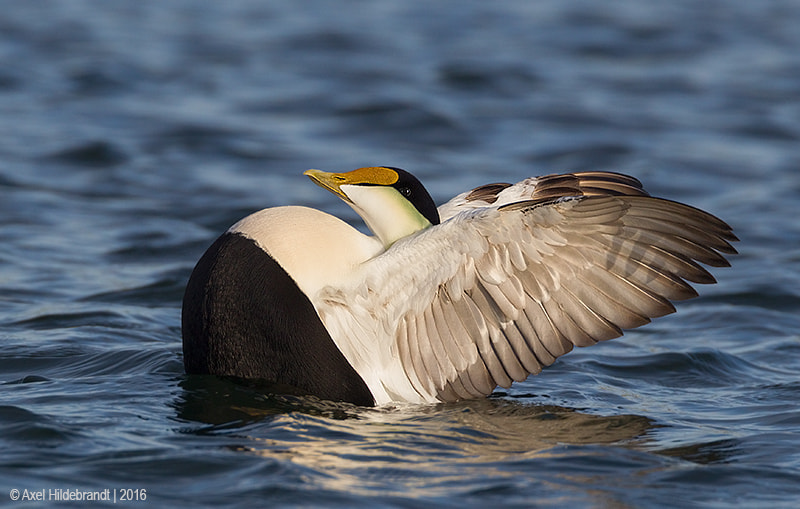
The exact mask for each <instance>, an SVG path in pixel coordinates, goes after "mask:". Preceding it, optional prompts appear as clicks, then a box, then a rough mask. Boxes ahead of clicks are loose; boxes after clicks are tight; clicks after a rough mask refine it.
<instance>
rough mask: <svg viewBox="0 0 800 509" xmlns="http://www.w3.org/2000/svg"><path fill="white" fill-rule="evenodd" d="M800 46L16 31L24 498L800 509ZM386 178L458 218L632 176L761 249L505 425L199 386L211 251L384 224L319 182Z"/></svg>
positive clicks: (647, 10) (3, 181)
mask: <svg viewBox="0 0 800 509" xmlns="http://www.w3.org/2000/svg"><path fill="white" fill-rule="evenodd" d="M799 24H800V6H798V5H797V4H796V3H795V2H791V1H788V0H785V1H781V0H775V1H768V2H758V3H752V2H744V1H732V2H711V1H709V2H690V1H683V0H678V1H675V2H670V3H668V4H659V5H654V4H653V5H651V4H642V3H639V2H632V1H627V0H620V1H614V2H610V3H603V4H598V3H593V2H588V1H571V2H556V1H544V2H525V1H519V2H503V3H486V2H438V3H435V4H433V5H430V4H429V3H427V2H414V1H410V2H402V3H396V2H384V1H377V2H370V3H363V2H339V3H336V4H332V3H325V2H311V3H294V4H291V5H289V4H287V5H284V6H280V5H278V6H275V5H271V4H270V3H267V2H258V1H247V0H242V1H229V2H210V1H199V2H198V1H193V2H189V1H177V2H169V3H164V2H157V1H149V0H148V1H139V2H126V3H120V2H113V3H110V2H102V1H82V2H55V1H53V2H15V3H13V4H10V5H8V6H6V8H5V9H3V11H2V14H0V34H2V35H0V63H1V64H2V65H0V339H1V341H0V384H2V390H0V443H1V444H2V446H1V447H2V451H3V454H2V458H1V459H0V500H2V501H3V503H4V504H8V503H11V500H10V492H11V490H12V489H19V490H24V489H29V490H38V489H42V488H48V489H49V488H69V489H81V490H92V489H97V490H99V489H105V488H112V489H114V488H118V489H121V488H132V489H145V490H146V493H147V500H146V501H144V502H138V504H141V505H144V504H148V505H152V506H164V505H170V506H173V507H182V506H186V507H189V506H202V505H212V504H213V505H221V506H228V507H250V506H253V505H266V504H268V505H275V506H284V505H285V506H316V505H322V506H342V507H359V506H363V507H380V506H386V507H389V506H403V507H418V506H426V507H427V506H430V505H432V504H436V506H442V507H459V508H461V507H464V506H478V507H487V506H489V505H492V504H494V505H498V506H502V507H506V506H509V507H510V506H519V507H530V506H532V505H541V506H559V507H586V506H600V507H672V506H703V507H731V506H745V507H769V508H772V507H796V504H797V500H798V499H799V498H800V488H798V486H800V452H798V451H800V435H798V433H797V431H798V427H799V426H800V411H799V410H798V405H797V401H798V397H799V396H800V374H798V373H800V333H799V332H798V331H800V318H798V317H800V312H799V311H800V292H799V291H798V288H800V249H798V246H800V223H799V222H798V220H797V215H798V212H800V208H798V203H800V170H799V169H798V166H800V53H798V52H797V48H798V47H800V31H798V30H797V26H798V25H799ZM376 164H385V165H392V166H399V167H402V168H405V169H407V170H409V171H412V172H413V173H415V174H416V175H417V176H419V177H420V178H421V179H422V180H423V181H424V182H425V184H426V186H427V187H428V189H429V190H430V191H431V193H432V194H433V195H434V198H435V199H436V200H437V201H438V202H440V203H441V202H443V201H445V200H446V199H449V198H450V197H451V196H453V195H455V194H456V193H458V192H461V191H463V190H466V189H469V188H471V187H474V186H476V185H479V184H484V183H488V182H494V181H510V182H515V181H518V180H520V179H522V178H525V177H527V176H531V175H538V174H546V173H551V172H556V171H566V170H584V169H600V170H614V171H622V172H625V173H630V174H633V175H635V176H637V177H638V178H639V179H641V180H642V181H643V182H644V183H645V185H646V187H647V189H648V190H649V191H650V192H651V193H652V194H656V195H659V196H663V197H666V198H670V199H674V200H679V201H684V202H687V203H691V204H692V205H695V206H698V207H701V208H704V209H706V210H709V211H710V212H712V213H714V214H716V215H718V216H720V217H722V218H723V219H725V220H726V221H728V222H729V223H730V224H732V225H733V226H734V228H735V231H736V233H737V234H738V235H739V237H740V238H741V240H742V241H741V242H740V243H739V244H738V245H737V247H738V248H739V250H740V252H741V254H740V255H738V256H736V257H735V258H734V259H733V267H732V268H730V269H720V270H714V271H713V272H714V274H715V275H716V276H717V278H718V280H719V284H718V285H715V286H709V287H703V288H700V291H701V297H700V298H698V299H695V300H693V301H689V302H686V303H681V304H680V305H679V306H678V313H677V314H674V315H671V316H668V317H665V318H662V319H658V320H656V321H655V322H654V323H652V324H651V325H649V326H647V327H645V328H643V329H640V330H636V331H631V332H629V333H627V334H626V335H625V337H624V338H621V339H619V340H614V341H611V342H608V343H605V344H603V345H599V346H596V347H593V348H590V349H585V350H583V349H581V350H578V351H575V352H573V353H571V354H569V355H568V356H566V357H564V358H562V359H560V360H559V361H558V362H557V363H556V364H555V365H554V366H553V367H551V368H550V369H548V370H545V372H544V373H542V374H541V375H539V376H536V377H532V378H530V379H528V380H527V381H526V382H524V383H520V384H517V385H515V386H514V387H513V388H512V389H510V390H508V391H497V392H496V393H495V394H494V395H493V396H492V397H491V398H490V399H488V400H485V401H474V402H465V403H459V404H449V405H433V406H423V407H405V406H402V407H393V408H381V409H363V408H356V407H352V406H348V405H341V404H333V403H329V402H322V401H316V400H313V399H310V398H294V397H288V396H275V395H269V394H265V393H264V392H263V391H259V390H258V389H257V388H254V387H248V386H247V385H241V384H235V383H232V382H230V381H225V380H218V379H214V378H211V377H187V376H186V375H185V374H184V373H183V366H182V359H181V345H180V303H181V298H182V293H183V288H184V285H185V283H186V280H187V278H188V275H189V273H190V271H191V269H192V267H193V266H194V263H195V262H196V261H197V259H198V258H199V257H200V255H201V254H202V252H203V251H204V250H205V248H206V247H207V246H208V245H210V243H211V242H213V240H214V238H216V236H217V235H219V234H220V233H221V232H222V231H224V230H225V229H226V228H227V227H228V226H230V225H231V224H232V223H234V222H235V221H237V220H238V219H240V218H241V217H243V216H244V215H246V214H248V213H250V212H253V211H255V210H258V209H260V208H264V207H268V206H276V205H284V204H304V205H308V206H313V207H318V208H322V209H325V210H327V211H329V212H331V213H334V214H337V215H339V216H340V217H343V218H345V219H347V220H350V221H354V222H355V221H357V218H356V217H355V215H354V213H353V212H352V211H351V210H350V209H349V208H347V207H346V205H344V204H343V203H340V202H339V201H338V200H337V199H336V198H335V197H334V196H332V195H330V194H329V193H325V192H324V191H322V190H320V189H318V188H317V187H316V186H314V185H313V184H311V183H310V182H309V181H308V180H307V179H306V178H305V177H303V176H302V171H303V170H305V169H307V168H321V169H326V170H339V171H344V170H348V169H352V168H356V167H358V166H367V165H376ZM19 505H20V506H34V505H36V504H35V503H32V502H24V503H23V502H19ZM65 505H66V504H65Z"/></svg>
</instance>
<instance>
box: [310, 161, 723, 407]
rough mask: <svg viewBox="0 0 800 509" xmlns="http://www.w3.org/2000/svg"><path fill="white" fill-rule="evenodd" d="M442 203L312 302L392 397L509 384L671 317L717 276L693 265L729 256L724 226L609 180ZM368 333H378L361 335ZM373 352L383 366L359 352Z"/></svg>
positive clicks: (488, 192)
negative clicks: (428, 219) (429, 219)
mask: <svg viewBox="0 0 800 509" xmlns="http://www.w3.org/2000/svg"><path fill="white" fill-rule="evenodd" d="M481 189H483V191H479V190H481ZM470 194H471V197H470ZM443 209H444V211H445V213H443V214H442V217H443V219H444V220H443V222H442V223H441V224H439V225H437V226H433V227H431V228H428V229H426V230H423V231H420V232H418V233H417V234H415V235H412V236H410V237H407V238H404V239H401V240H400V241H398V242H396V243H395V244H394V245H393V246H392V247H391V248H390V249H388V250H387V251H386V252H384V253H383V254H381V255H379V256H377V257H376V258H374V259H372V260H370V261H368V262H366V263H364V265H363V266H362V267H361V274H362V276H363V277H362V278H360V280H359V283H358V284H357V285H353V286H352V287H347V288H345V287H338V288H332V287H328V288H326V289H324V290H323V291H322V292H321V293H320V294H319V295H318V296H317V298H315V299H314V302H315V306H316V307H317V310H318V312H319V314H320V317H321V318H322V319H323V322H325V324H326V326H327V327H328V328H329V329H332V330H346V331H349V334H350V335H351V341H352V344H351V345H350V347H349V348H350V350H351V351H349V352H347V351H345V352H344V353H345V355H346V356H348V359H349V360H350V361H351V363H352V362H355V363H356V364H359V365H360V367H358V369H359V370H361V369H364V370H366V371H369V369H370V366H371V367H372V369H374V370H375V377H383V379H382V382H381V383H382V384H383V386H384V387H385V388H386V391H387V392H388V393H389V394H390V395H391V396H396V395H397V394H399V393H401V392H403V389H402V387H403V384H405V386H406V387H407V385H408V384H409V383H410V385H411V386H412V387H413V390H414V391H415V392H416V393H417V395H418V396H419V399H421V400H423V401H436V400H440V401H453V400H458V399H467V398H475V397H481V396H485V395H488V394H490V393H491V392H492V391H493V390H494V388H495V387H496V386H497V385H500V386H503V387H509V386H510V385H511V383H512V382H513V381H521V380H524V379H525V378H526V377H527V376H528V375H529V374H535V373H538V372H539V371H541V369H542V367H545V366H548V365H550V364H552V363H553V362H554V361H555V359H556V358H558V357H559V356H561V355H563V354H565V353H567V352H569V351H570V350H571V349H572V348H573V346H588V345H592V344H595V343H596V342H598V341H603V340H607V339H611V338H614V337H618V336H620V335H621V334H622V329H626V328H632V327H638V326H640V325H643V324H645V323H647V322H649V321H650V318H653V317H657V316H662V315H665V314H668V313H671V312H673V311H674V307H673V306H672V304H671V303H670V301H671V300H682V299H686V298H690V297H693V296H696V295H697V294H696V292H695V291H694V289H693V288H692V287H691V286H690V285H689V282H694V283H711V282H714V279H713V277H712V276H711V274H709V273H708V272H707V271H706V270H705V269H704V268H702V267H701V266H700V265H699V263H698V262H700V263H703V264H706V265H709V266H726V265H728V263H727V261H726V260H725V258H724V257H723V256H722V255H721V254H720V253H735V250H734V249H733V247H732V246H731V245H730V244H729V242H728V241H732V240H736V238H735V237H734V236H733V234H732V233H731V229H730V227H729V226H728V225H726V224H725V223H724V222H722V221H720V220H719V219H717V218H715V217H714V216H712V215H710V214H707V213H705V212H702V211H700V210H698V209H695V208H693V207H689V206H687V205H682V204H679V203H675V202H671V201H668V200H663V199H658V198H651V197H649V196H648V195H647V193H646V192H645V191H644V190H643V189H642V188H641V184H639V183H638V181H636V180H635V179H632V178H631V177H626V176H623V175H617V174H607V173H597V172H586V173H578V174H571V175H566V176H557V177H555V176H553V177H541V178H539V179H529V180H526V181H523V182H521V183H519V184H516V185H514V186H510V185H508V184H493V185H491V186H484V188H478V189H476V190H474V191H472V192H471V193H465V194H462V195H459V196H458V197H456V198H454V199H453V200H451V202H449V203H448V204H445V205H443V206H442V207H441V208H440V211H441V210H443ZM345 306H346V307H347V308H349V309H348V311H347V312H346V313H345V312H342V311H343V309H344V307H345ZM375 309H378V310H381V311H380V313H375V312H373V311H372V310H375ZM376 322H379V323H376ZM374 330H379V331H385V336H381V337H378V338H376V337H374V336H375V335H374V333H373V334H372V335H371V337H370V336H369V335H367V334H366V332H364V333H363V334H360V333H359V331H374ZM376 350H377V351H378V355H379V357H380V358H382V359H384V360H385V362H384V363H383V365H381V363H375V361H374V357H373V354H372V353H370V354H369V355H366V354H364V352H368V351H369V352H373V353H374V352H375V351H376ZM370 357H372V360H368V359H369V358H370ZM380 370H383V371H384V375H380V374H379V373H378V371H380ZM387 371H388V372H393V373H394V374H390V375H385V373H386V372H387ZM369 377H370V376H369V375H367V378H369ZM393 377H394V378H393ZM393 380H394V381H393ZM367 383H368V384H369V383H370V381H369V380H367ZM405 399H409V398H408V396H406V398H405Z"/></svg>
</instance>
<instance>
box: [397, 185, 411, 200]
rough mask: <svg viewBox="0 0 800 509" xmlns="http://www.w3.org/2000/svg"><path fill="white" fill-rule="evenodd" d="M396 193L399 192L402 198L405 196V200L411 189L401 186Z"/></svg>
mask: <svg viewBox="0 0 800 509" xmlns="http://www.w3.org/2000/svg"><path fill="white" fill-rule="evenodd" d="M398 191H400V194H402V195H403V196H405V197H406V198H408V197H409V196H411V188H410V187H405V186H403V187H401V188H400V189H398Z"/></svg>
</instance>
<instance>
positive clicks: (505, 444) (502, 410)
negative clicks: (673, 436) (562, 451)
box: [176, 377, 654, 482]
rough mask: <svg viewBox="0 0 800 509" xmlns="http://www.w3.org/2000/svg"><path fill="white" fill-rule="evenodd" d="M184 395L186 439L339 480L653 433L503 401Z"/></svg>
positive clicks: (439, 468)
mask: <svg viewBox="0 0 800 509" xmlns="http://www.w3.org/2000/svg"><path fill="white" fill-rule="evenodd" d="M182 387H183V389H184V392H183V394H182V395H181V397H180V398H179V400H178V403H177V405H176V406H177V410H178V416H179V418H180V419H181V420H183V421H184V422H186V421H188V422H190V423H192V424H194V423H202V424H204V425H203V426H201V427H199V428H198V427H197V426H194V425H192V426H190V428H189V429H188V430H187V432H190V433H209V434H215V435H220V434H221V435H224V436H226V437H227V438H229V439H231V438H234V437H236V438H237V440H236V441H235V442H236V445H230V443H229V445H228V447H231V448H233V449H236V450H240V451H245V452H249V453H253V454H258V455H261V456H265V457H273V458H276V459H279V460H283V461H291V462H293V463H297V464H300V465H303V466H305V467H309V468H313V469H314V470H318V471H325V472H329V473H330V474H331V476H333V477H335V478H341V477H343V476H344V477H348V476H349V475H357V476H359V477H362V476H363V475H364V473H365V472H367V471H372V472H377V471H380V472H382V474H381V476H384V475H387V473H389V472H391V473H392V474H391V475H395V476H401V477H409V478H411V477H417V476H419V475H420V474H421V472H422V471H428V472H431V473H433V472H437V475H441V474H443V473H446V472H445V471H451V472H450V473H451V474H452V475H454V476H463V475H465V474H466V473H467V471H466V470H465V469H467V470H469V469H470V468H479V467H480V468H492V469H497V468H500V467H499V465H500V464H502V463H504V462H517V461H520V460H523V461H524V460H526V459H529V458H535V457H538V456H547V455H552V454H558V452H557V451H558V450H559V448H561V447H564V446H570V445H584V444H593V445H612V444H636V443H638V442H642V441H644V440H645V439H646V438H645V435H646V433H647V432H648V430H650V429H652V428H653V427H654V424H653V423H652V422H651V420H650V419H648V418H647V417H643V416H637V415H615V416H598V415H591V414H587V413H583V412H581V411H577V410H574V409H569V408H562V407H557V406H543V405H536V404H530V403H521V402H519V401H516V400H515V399H513V398H509V397H493V398H489V399H482V400H473V401H464V402H460V403H448V404H438V405H402V406H399V405H396V406H390V407H380V408H361V407H357V406H354V405H350V404H342V403H332V402H326V401H320V400H317V399H315V398H309V397H302V396H275V395H265V394H264V393H263V392H260V390H261V389H263V388H259V387H256V386H253V385H249V386H248V385H246V384H241V383H233V382H231V381H228V380H223V379H218V378H216V377H187V379H185V380H184V382H183V383H182ZM574 452H575V451H572V453H573V454H574ZM485 473H486V472H484V474H485ZM439 481H440V482H441V479H440V480H439Z"/></svg>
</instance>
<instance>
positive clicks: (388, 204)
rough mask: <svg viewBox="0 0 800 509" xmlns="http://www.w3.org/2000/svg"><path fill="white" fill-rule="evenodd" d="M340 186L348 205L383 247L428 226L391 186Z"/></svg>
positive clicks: (423, 217)
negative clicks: (348, 201)
mask: <svg viewBox="0 0 800 509" xmlns="http://www.w3.org/2000/svg"><path fill="white" fill-rule="evenodd" d="M341 187H342V191H343V192H344V193H345V194H346V195H347V197H348V198H349V199H350V206H351V207H353V210H355V211H356V212H357V213H358V215H359V216H361V218H362V219H363V220H364V222H365V223H366V224H367V227H368V228H369V229H370V230H371V231H372V233H374V234H375V236H377V237H378V238H379V239H380V241H381V243H382V244H383V245H384V247H386V248H388V247H389V246H391V245H392V244H394V243H395V242H397V241H398V240H400V239H402V238H403V237H408V236H409V235H411V234H413V233H416V232H418V231H420V230H423V229H425V228H427V227H429V226H431V223H430V221H428V220H427V219H426V218H425V216H423V215H422V214H420V212H419V211H418V210H417V209H416V207H414V205H412V204H411V202H409V201H408V200H406V199H405V198H404V197H403V196H402V195H401V194H400V193H399V192H398V191H397V190H396V189H395V188H393V187H390V186H359V185H343V186H341Z"/></svg>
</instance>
